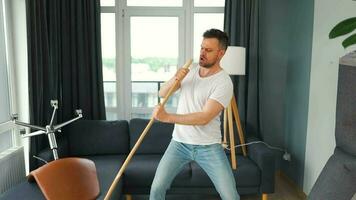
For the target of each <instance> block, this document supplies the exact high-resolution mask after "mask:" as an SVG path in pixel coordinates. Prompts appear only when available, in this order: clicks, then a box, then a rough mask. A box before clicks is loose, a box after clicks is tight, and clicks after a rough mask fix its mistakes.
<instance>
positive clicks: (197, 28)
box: [194, 13, 224, 62]
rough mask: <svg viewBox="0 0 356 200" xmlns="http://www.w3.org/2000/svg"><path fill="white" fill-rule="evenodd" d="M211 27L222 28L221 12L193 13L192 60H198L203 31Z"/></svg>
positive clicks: (222, 15) (222, 16)
mask: <svg viewBox="0 0 356 200" xmlns="http://www.w3.org/2000/svg"><path fill="white" fill-rule="evenodd" d="M211 28H216V29H220V30H224V14H223V13H197V14H194V62H198V60H199V54H200V45H201V41H202V39H203V33H204V32H205V31H206V30H208V29H211Z"/></svg>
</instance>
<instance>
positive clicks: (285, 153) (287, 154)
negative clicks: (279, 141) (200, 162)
mask: <svg viewBox="0 0 356 200" xmlns="http://www.w3.org/2000/svg"><path fill="white" fill-rule="evenodd" d="M259 143H262V144H264V145H266V146H267V147H268V148H270V149H275V150H278V151H281V152H284V154H283V160H286V161H291V160H292V157H291V155H290V153H288V152H287V150H285V149H282V148H279V147H274V146H271V145H269V144H267V143H266V142H263V141H253V142H248V143H245V144H239V145H235V148H237V147H242V146H248V145H251V144H259ZM222 146H223V147H224V148H225V149H227V150H229V151H231V149H230V148H229V147H228V145H227V144H222Z"/></svg>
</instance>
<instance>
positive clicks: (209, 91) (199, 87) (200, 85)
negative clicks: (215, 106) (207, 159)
mask: <svg viewBox="0 0 356 200" xmlns="http://www.w3.org/2000/svg"><path fill="white" fill-rule="evenodd" d="M199 69H200V66H196V67H193V68H192V69H191V70H190V72H189V73H188V74H187V76H186V77H185V78H184V79H183V81H182V82H181V88H180V97H179V102H178V108H177V114H188V113H194V112H201V111H202V110H203V107H204V105H205V103H206V102H207V100H208V99H213V100H215V101H217V102H219V103H220V104H221V105H222V106H224V108H226V107H227V106H228V105H229V103H230V101H231V98H232V95H233V85H232V81H231V79H230V76H229V75H228V73H226V72H225V71H224V70H221V71H219V72H217V73H216V74H213V75H211V76H208V77H200V75H199ZM220 115H221V112H220V114H219V115H218V116H216V117H215V118H214V119H212V120H211V121H210V122H209V123H208V124H206V125H194V126H192V125H180V124H175V126H174V130H173V140H175V141H177V142H183V143H187V144H195V145H209V144H215V143H220V142H221V130H220Z"/></svg>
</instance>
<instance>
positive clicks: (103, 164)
mask: <svg viewBox="0 0 356 200" xmlns="http://www.w3.org/2000/svg"><path fill="white" fill-rule="evenodd" d="M86 158H88V159H89V160H92V161H93V162H94V163H95V167H96V172H97V175H98V180H99V186H100V195H99V197H98V199H104V197H105V195H106V193H107V192H108V191H109V188H110V186H111V184H112V182H113V181H114V179H115V177H116V174H117V172H118V171H119V170H120V168H121V166H122V164H123V163H124V161H125V159H126V156H125V155H101V156H86ZM122 178H123V177H121V179H122ZM122 183H123V181H122V180H120V181H119V183H118V184H117V186H116V189H115V190H114V192H113V194H112V196H111V199H119V197H120V196H121V193H122Z"/></svg>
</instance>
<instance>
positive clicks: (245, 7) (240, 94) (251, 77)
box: [224, 0, 260, 136]
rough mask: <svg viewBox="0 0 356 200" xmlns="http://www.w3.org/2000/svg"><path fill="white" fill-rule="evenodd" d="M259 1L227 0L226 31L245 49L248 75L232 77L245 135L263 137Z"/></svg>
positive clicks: (231, 41) (232, 40)
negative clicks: (261, 125)
mask: <svg viewBox="0 0 356 200" xmlns="http://www.w3.org/2000/svg"><path fill="white" fill-rule="evenodd" d="M258 4H259V0H226V1H225V19H224V31H225V32H226V33H227V34H228V35H229V40H230V41H229V44H230V45H231V46H242V47H245V48H246V75H245V76H233V77H232V80H233V83H234V94H235V96H236V99H237V104H238V107H239V113H240V117H241V121H242V124H243V127H244V129H245V133H246V134H254V135H255V136H260V115H259V112H260V107H259V93H260V89H259V88H260V86H259V84H260V80H259V63H258V57H259V54H258V51H259V49H258V47H259V46H258V44H259V38H258Z"/></svg>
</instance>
